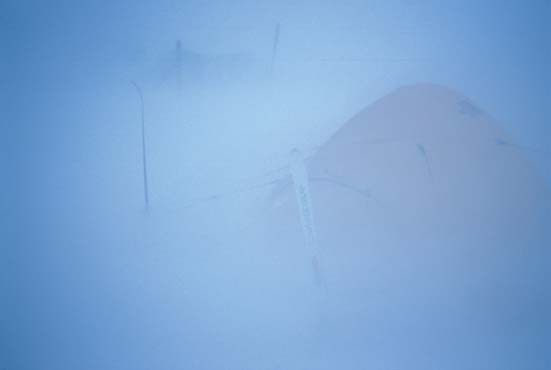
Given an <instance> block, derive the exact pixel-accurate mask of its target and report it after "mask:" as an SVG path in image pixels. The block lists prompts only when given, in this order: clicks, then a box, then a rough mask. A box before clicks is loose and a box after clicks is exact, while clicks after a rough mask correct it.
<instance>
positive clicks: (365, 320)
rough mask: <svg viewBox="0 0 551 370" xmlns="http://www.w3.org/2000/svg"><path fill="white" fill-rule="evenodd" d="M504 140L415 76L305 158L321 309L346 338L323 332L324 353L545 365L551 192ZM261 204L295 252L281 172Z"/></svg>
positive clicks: (472, 111) (427, 362)
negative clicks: (323, 292)
mask: <svg viewBox="0 0 551 370" xmlns="http://www.w3.org/2000/svg"><path fill="white" fill-rule="evenodd" d="M512 143H513V141H512V140H511V139H510V138H508V137H507V135H505V134H504V133H503V132H502V131H501V130H500V129H499V127H498V125H497V124H496V123H494V121H493V119H492V118H491V117H490V116H489V115H488V114H487V113H485V112H484V111H483V110H482V109H480V108H479V107H477V106H476V105H475V104H474V103H473V102H472V101H470V100H469V99H467V98H466V97H464V96H462V95H461V94H459V93H457V92H455V91H453V90H450V89H448V88H444V87H441V86H435V85H414V86H407V87H402V88H400V89H398V90H397V91H395V92H393V93H391V94H390V95H388V96H386V97H383V98H382V99H380V100H378V101H377V102H375V103H374V104H372V105H371V106H369V107H367V108H366V109H364V110H362V111H361V112H359V113H358V114H356V115H355V116H354V117H353V118H352V119H350V120H349V121H348V122H347V123H346V124H344V125H343V126H342V128H341V129H340V130H338V131H337V132H336V133H335V134H334V135H333V136H332V137H331V138H329V140H328V141H327V142H326V143H324V144H323V145H322V146H321V147H320V148H319V150H318V151H317V152H316V153H315V154H314V155H312V156H311V157H310V158H307V159H306V165H307V168H308V173H309V181H310V192H311V198H312V208H313V214H314V219H315V224H316V234H317V236H318V242H319V245H320V248H321V249H322V251H323V253H322V255H323V261H322V268H323V270H324V275H325V277H326V280H327V285H328V289H329V298H328V302H329V303H327V305H328V308H327V310H326V312H325V314H326V316H325V318H324V319H325V320H326V321H327V322H331V323H333V325H332V327H333V328H337V327H338V328H340V329H339V330H340V331H339V332H338V333H337V334H336V335H342V336H343V337H344V338H354V339H349V341H348V342H347V343H349V344H350V343H355V346H353V347H354V348H350V347H346V346H344V345H343V346H342V348H340V347H338V346H335V345H334V343H333V342H330V341H329V340H328V344H327V346H328V347H327V350H328V351H331V353H334V354H335V357H338V356H339V355H338V353H342V354H343V356H344V353H347V354H348V355H350V356H353V355H351V351H354V350H355V349H357V350H358V351H360V352H362V351H367V352H369V353H370V355H369V357H370V360H369V361H370V363H372V364H378V365H381V366H382V364H384V365H385V366H389V365H392V366H394V367H396V368H453V369H455V368H457V369H461V368H465V366H466V364H467V363H468V364H469V366H468V367H469V368H481V369H482V368H492V369H493V368H495V369H499V368H504V367H510V368H527V367H529V368H544V367H542V365H541V364H542V363H544V362H542V361H545V358H546V350H545V345H544V343H545V342H546V339H545V338H547V339H548V335H549V334H548V333H549V329H550V328H549V322H550V320H549V313H548V312H550V311H549V308H550V306H551V304H550V303H551V302H550V301H549V298H548V297H549V296H550V294H549V293H550V289H549V286H548V284H547V283H546V281H548V278H549V275H550V273H549V271H551V269H550V267H551V259H550V257H551V256H550V252H549V246H550V245H551V232H550V228H549V226H550V222H551V195H550V192H549V188H548V185H547V184H546V183H545V181H544V180H543V178H541V177H540V176H539V175H538V174H537V173H536V172H535V171H534V170H533V169H532V167H531V165H530V163H529V162H528V161H527V160H525V159H524V157H523V155H522V152H521V150H519V148H518V147H515V146H514V145H513V144H512ZM265 214H266V215H267V221H266V224H267V227H268V229H269V234H270V235H272V238H271V239H272V240H273V244H276V248H275V249H277V248H279V249H281V250H283V252H281V255H282V256H285V255H287V256H289V255H292V254H293V252H294V251H300V250H301V248H302V247H303V245H304V242H303V235H302V231H301V225H300V220H299V216H298V207H297V201H296V199H295V194H294V191H293V185H292V181H291V180H289V179H288V180H286V181H282V182H281V183H280V184H279V185H278V186H277V187H276V188H275V189H274V190H273V192H272V195H271V197H270V200H269V202H268V203H267V207H266V209H265ZM275 236H277V237H275ZM288 258H291V257H288ZM299 258H300V254H299ZM304 266H305V268H307V262H306V261H305V262H304ZM337 322H338V324H335V323H337ZM352 333H353V334H352ZM330 343H332V344H330ZM359 343H361V344H362V345H361V346H360V345H359ZM358 355H359V354H358ZM469 359H470V360H469ZM527 359H529V360H527ZM527 361H528V362H529V364H528V363H527Z"/></svg>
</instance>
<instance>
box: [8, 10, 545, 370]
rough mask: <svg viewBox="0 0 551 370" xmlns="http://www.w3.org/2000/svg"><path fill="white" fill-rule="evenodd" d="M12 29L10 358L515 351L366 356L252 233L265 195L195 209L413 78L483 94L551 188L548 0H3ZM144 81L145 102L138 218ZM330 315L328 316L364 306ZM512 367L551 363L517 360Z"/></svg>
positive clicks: (305, 362)
mask: <svg viewBox="0 0 551 370" xmlns="http://www.w3.org/2000/svg"><path fill="white" fill-rule="evenodd" d="M0 24H1V30H0V40H1V42H2V46H1V48H0V83H1V87H0V98H1V102H2V103H1V105H0V108H1V113H2V115H1V118H0V122H1V131H0V132H1V135H0V146H1V147H2V149H3V150H2V152H1V154H2V155H1V156H0V158H1V159H0V165H1V166H2V171H1V174H2V175H1V179H2V181H1V183H2V185H1V186H2V188H1V189H2V191H1V195H0V201H1V204H2V209H1V212H2V213H1V220H2V230H1V231H2V239H1V240H0V242H1V243H2V246H1V249H0V251H1V254H0V282H1V284H0V289H1V290H0V302H1V304H0V368H1V369H6V370H19V369H39V368H41V369H88V368H90V369H92V368H94V369H175V368H179V369H183V368H189V369H291V368H293V369H294V368H296V369H321V368H343V369H346V368H364V367H362V366H363V365H362V363H366V364H369V366H366V367H365V368H370V369H371V368H376V369H421V368H423V369H429V368H438V369H442V368H450V369H452V368H453V369H466V368H469V369H473V368H480V369H483V368H496V369H497V368H505V367H504V366H505V365H507V363H508V362H510V361H509V360H510V359H507V360H505V359H500V358H499V353H500V352H499V350H497V349H495V352H492V353H494V354H497V355H496V356H494V357H492V356H490V357H489V358H490V360H488V358H486V357H484V355H483V354H479V355H478V357H477V356H476V355H475V356H474V358H466V356H465V354H466V353H469V354H473V353H478V352H476V350H475V349H474V347H476V344H473V343H467V342H466V341H465V340H459V339H458V340H457V343H456V344H455V345H456V347H455V348H456V350H457V352H456V353H457V358H456V359H454V358H453V357H454V356H453V354H454V350H453V348H454V345H453V344H450V343H449V342H447V344H448V345H449V346H448V347H446V350H445V351H444V353H445V354H442V355H441V357H438V356H434V357H435V358H436V359H435V362H434V363H427V362H424V361H425V359H426V358H430V357H432V355H427V354H426V353H425V354H420V353H418V352H415V350H413V349H412V350H411V352H408V351H409V346H410V345H411V343H408V340H406V339H403V340H401V341H399V342H397V343H393V342H392V341H391V340H390V339H388V338H387V339H388V343H386V344H385V345H384V346H382V347H384V348H383V349H379V350H380V352H379V357H377V358H379V359H385V358H393V357H397V358H398V359H396V361H395V362H393V363H388V362H385V361H383V360H381V361H380V362H376V361H375V362H373V361H371V362H370V361H367V360H366V362H364V361H363V360H362V358H363V357H362V356H363V354H365V353H369V352H370V348H371V349H373V348H374V347H377V344H376V343H370V342H369V341H364V342H362V337H361V334H359V333H358V331H355V330H354V329H353V328H354V327H355V326H356V325H358V326H361V325H360V324H357V323H355V322H354V320H351V321H347V325H349V326H339V325H337V324H334V326H330V325H328V326H324V325H320V324H319V322H318V317H319V316H321V317H323V313H322V314H320V313H319V312H312V309H313V310H314V311H315V310H316V308H315V307H319V306H320V305H317V304H316V302H317V300H318V299H319V297H317V296H316V293H315V292H314V293H313V292H312V290H311V289H310V288H309V287H308V285H307V284H306V283H304V284H303V285H301V283H297V284H295V283H296V281H301V282H302V280H301V276H302V275H301V274H302V272H301V271H298V270H296V269H295V270H294V269H293V267H296V266H291V267H289V271H287V272H288V277H287V279H288V280H286V281H285V283H282V284H280V282H279V281H278V277H277V276H275V274H276V273H279V272H281V270H278V269H276V268H275V267H273V266H272V265H270V263H269V262H267V261H268V260H269V258H268V256H270V254H269V253H268V252H265V251H264V250H263V249H260V250H256V249H255V248H252V247H247V246H246V245H247V241H246V240H243V236H242V235H244V234H246V233H242V230H249V228H252V226H251V223H252V221H251V218H254V217H251V216H250V215H251V214H252V211H251V209H252V208H253V207H254V200H250V199H241V198H239V197H238V198H237V199H230V200H227V201H226V202H229V203H223V204H214V205H213V204H212V202H211V203H208V202H207V203H208V205H207V206H205V207H199V208H198V209H197V208H193V210H191V211H189V212H187V211H183V209H186V210H187V208H185V206H187V205H189V204H190V203H193V202H194V201H193V200H194V199H197V198H201V197H203V196H208V195H210V194H213V193H218V192H224V191H226V192H227V191H228V189H229V190H231V189H234V188H235V187H238V188H239V187H242V186H248V185H250V184H254V183H257V182H259V181H263V180H265V179H266V178H265V177H263V176H262V175H263V174H265V173H266V172H269V171H272V170H275V169H278V168H280V167H281V166H283V165H285V164H286V160H287V159H286V158H287V157H286V156H287V153H288V151H289V150H290V148H292V147H294V146H300V147H303V148H308V149H311V148H314V147H316V146H318V145H320V144H322V143H323V141H324V140H325V139H326V138H327V137H329V136H330V135H331V134H332V133H333V132H334V131H335V130H336V129H337V128H339V127H340V126H341V125H342V124H343V123H344V122H345V121H346V120H347V119H348V118H350V117H351V116H352V115H353V114H355V113H356V112H357V111H358V110H359V109H361V108H363V107H365V106H366V105H368V104H369V103H371V102H373V101H374V100H376V99H378V98H380V97H382V96H383V95H385V94H386V93H388V92H391V91H393V90H394V89H396V88H398V87H400V86H402V85H405V84H412V83H417V82H430V83H436V84H442V85H446V86H449V87H452V88H454V89H456V90H458V91H461V92H462V93H463V94H465V95H466V96H468V97H469V98H471V99H472V100H473V101H475V102H476V103H477V104H478V105H479V106H480V107H483V108H484V110H485V111H487V112H489V113H490V114H491V115H492V116H493V117H494V118H495V119H496V121H497V122H499V123H500V124H501V125H502V129H503V130H504V131H505V132H507V133H508V134H509V136H510V137H511V138H513V140H514V142H515V144H517V145H519V148H520V149H521V151H522V153H523V155H525V156H527V157H529V159H530V161H531V165H533V166H534V171H536V172H538V173H539V174H541V175H542V176H544V177H545V178H546V179H547V181H548V182H549V181H550V179H551V153H550V150H551V148H550V145H549V140H550V139H551V124H550V120H551V108H550V105H551V104H550V103H551V90H550V89H551V88H550V86H551V72H550V68H549V66H550V62H551V29H550V27H551V2H550V1H339V2H334V1H303V2H300V3H297V2H295V1H277V2H276V1H236V2H230V1H151V2H143V1H142V2H131V1H80V2H75V1H54V2H43V1H24V0H22V1H9V0H8V1H3V2H2V3H1V4H0ZM277 24H280V34H279V43H278V49H277V57H276V60H275V64H274V65H273V68H272V67H271V63H272V47H273V39H274V32H275V28H276V25H277ZM176 40H181V42H182V46H183V48H184V50H185V58H184V61H183V65H184V67H185V68H184V71H186V73H185V75H184V76H181V77H180V85H178V83H177V80H178V76H177V74H178V71H176V70H175V68H174V64H175V63H174V59H175V46H176ZM188 71H189V73H187V72H188ZM132 80H133V81H136V82H137V83H138V84H139V85H140V86H141V87H142V89H143V91H144V97H145V102H146V107H145V109H146V123H147V128H148V134H149V150H150V163H151V169H150V185H151V202H152V211H151V213H150V214H147V215H146V214H145V212H144V209H143V201H142V187H141V163H140V150H141V148H140V140H141V138H140V131H139V119H140V116H139V104H138V97H137V94H136V91H135V90H134V88H133V87H132V85H131V84H130V81H132ZM255 196H256V195H253V196H252V197H253V198H254V197H255ZM259 197H260V196H259ZM194 204H195V203H194ZM230 221H231V222H230ZM236 225H237V226H236ZM228 235H230V237H229V239H228ZM228 240H229V241H228ZM251 243H252V242H251ZM243 256H247V257H246V258H244V257H243ZM228 261H233V262H234V263H235V265H231V263H230V264H229V262H228ZM299 265H300V264H299V262H297V266H299ZM230 266H234V267H230ZM235 266H238V267H235ZM234 268H235V270H238V271H240V272H238V273H237V272H235V271H234ZM297 271H298V272H297ZM259 276H263V277H259ZM294 278H296V279H295V280H293V279H294ZM232 287H236V288H235V289H232ZM267 291H268V292H270V297H269V298H266V299H262V298H261V297H263V295H264V294H266V292H267ZM343 299H345V298H343ZM358 299H359V300H360V301H361V298H358ZM345 300H346V299H345ZM363 303H365V302H363ZM330 306H331V309H329V311H330V312H331V314H328V315H329V316H331V315H334V316H339V312H341V311H340V310H341V309H342V310H343V312H344V311H346V312H349V311H354V309H353V308H349V307H347V308H346V309H345V308H344V307H339V305H338V302H337V303H335V302H333V303H332V304H330ZM545 307H547V306H545V305H543V306H542V311H540V313H541V312H543V310H545ZM530 308H531V309H532V308H533V307H530ZM320 310H323V309H320ZM534 310H535V312H538V310H537V309H535V308H534ZM529 311H530V310H529ZM530 312H532V311H530ZM395 315H397V316H399V313H395ZM322 321H323V320H322ZM329 321H330V320H329ZM334 322H340V321H338V320H336V321H334ZM362 325H363V324H362ZM365 325H366V327H365V328H364V329H365V330H371V327H370V326H369V325H367V324H365ZM542 325H543V327H544V328H549V323H548V322H545V323H543V324H542ZM374 330H376V329H374ZM397 330H398V329H397ZM435 330H437V331H438V329H435ZM527 330H528V329H527ZM452 331H453V330H452ZM438 332H439V333H440V331H438ZM442 333H445V330H443V331H442ZM446 335H447V334H446ZM530 335H533V336H536V335H539V336H541V338H548V335H549V333H546V332H545V330H543V329H542V330H539V329H537V330H534V332H533V333H532V332H530V331H528V334H527V337H528V338H529V337H530ZM448 337H449V336H448ZM320 338H321V339H320ZM327 338H335V339H334V341H332V340H331V339H327ZM343 338H345V339H343ZM346 338H347V339H346ZM404 338H406V337H404ZM422 338H423V337H422V336H421V337H420V339H419V338H417V339H412V341H422V340H423V339H422ZM431 338H432V339H430V340H434V343H433V344H434V347H431V348H436V347H437V344H438V340H435V339H434V338H438V335H435V336H434V337H431ZM541 338H540V339H541ZM427 340H429V339H427ZM358 343H363V344H364V345H360V344H358ZM337 344H338V345H337ZM470 346H471V347H470ZM335 347H338V348H339V351H340V352H338V353H339V355H335V356H332V355H331V353H332V350H333V349H334V348H335ZM392 348H394V350H395V351H396V353H398V355H397V356H393V353H394V352H393V351H394V350H393V349H392ZM466 348H467V349H466ZM523 348H524V347H523ZM345 349H347V350H348V351H349V352H347V351H346V350H345ZM470 350H472V351H470ZM503 351H505V352H506V350H505V349H504V350H503ZM535 351H536V350H535ZM536 352H537V351H536ZM403 353H409V356H411V357H408V356H405V355H403ZM538 353H540V352H538ZM345 354H346V355H345ZM526 357H530V356H529V355H528V354H526ZM400 358H401V360H400ZM485 358H486V361H487V362H484V359H485ZM504 358H505V357H504ZM477 359H479V360H480V361H477ZM500 361H502V362H500ZM516 361H517V362H513V365H512V367H511V368H518V369H520V368H525V369H536V368H537V369H540V368H541V369H544V368H546V365H549V358H547V360H546V362H545V361H543V360H542V359H541V358H538V359H536V360H534V362H533V363H532V362H530V358H524V357H523V355H522V352H520V354H519V355H518V358H516ZM408 364H409V365H410V366H408ZM521 364H524V365H525V367H522V366H520V365H521Z"/></svg>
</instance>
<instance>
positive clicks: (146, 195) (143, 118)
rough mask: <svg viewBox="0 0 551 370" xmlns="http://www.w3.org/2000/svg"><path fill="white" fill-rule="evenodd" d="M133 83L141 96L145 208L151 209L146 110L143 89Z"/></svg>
mask: <svg viewBox="0 0 551 370" xmlns="http://www.w3.org/2000/svg"><path fill="white" fill-rule="evenodd" d="M132 85H134V87H135V88H136V91H137V92H138V95H139V97H140V107H141V120H142V165H143V191H144V200H145V208H146V209H149V189H148V184H147V152H146V145H145V112H144V102H143V94H142V90H141V89H140V87H139V86H138V84H137V83H135V82H134V81H132Z"/></svg>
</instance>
